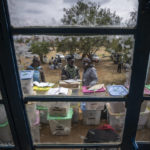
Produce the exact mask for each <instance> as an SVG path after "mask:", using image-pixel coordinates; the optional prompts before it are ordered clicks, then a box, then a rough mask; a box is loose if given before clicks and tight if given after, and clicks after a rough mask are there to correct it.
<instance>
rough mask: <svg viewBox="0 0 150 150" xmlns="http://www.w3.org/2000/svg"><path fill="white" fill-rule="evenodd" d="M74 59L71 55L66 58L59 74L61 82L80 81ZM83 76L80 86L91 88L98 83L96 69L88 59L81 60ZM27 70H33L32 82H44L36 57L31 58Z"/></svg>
mask: <svg viewBox="0 0 150 150" xmlns="http://www.w3.org/2000/svg"><path fill="white" fill-rule="evenodd" d="M74 62H75V59H74V56H73V55H68V56H67V64H66V65H65V66H64V68H63V69H62V72H61V80H68V79H80V74H79V69H78V67H77V66H75V65H74ZM83 68H84V71H83V75H82V85H83V86H88V87H91V86H93V85H95V84H97V82H98V77H97V73H96V69H95V68H94V66H93V65H92V61H91V59H89V58H84V59H83ZM27 69H28V70H34V75H33V80H34V81H38V82H41V81H42V82H45V75H44V72H43V69H42V67H41V66H40V61H39V60H38V58H37V57H34V58H33V61H32V64H31V65H30V66H29V67H28V68H27Z"/></svg>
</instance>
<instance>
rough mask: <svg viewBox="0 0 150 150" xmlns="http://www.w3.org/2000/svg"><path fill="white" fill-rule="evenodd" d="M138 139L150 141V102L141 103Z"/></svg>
mask: <svg viewBox="0 0 150 150" xmlns="http://www.w3.org/2000/svg"><path fill="white" fill-rule="evenodd" d="M136 140H137V141H150V102H149V101H144V102H143V103H142V105H141V112H140V117H139V123H138V130H137V133H136Z"/></svg>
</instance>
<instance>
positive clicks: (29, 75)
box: [20, 70, 34, 95]
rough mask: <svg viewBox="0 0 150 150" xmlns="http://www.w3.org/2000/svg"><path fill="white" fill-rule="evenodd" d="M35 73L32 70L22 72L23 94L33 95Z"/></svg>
mask: <svg viewBox="0 0 150 150" xmlns="http://www.w3.org/2000/svg"><path fill="white" fill-rule="evenodd" d="M33 73H34V71H31V70H24V71H20V79H21V86H22V90H23V93H24V94H26V95H32V94H33V89H32V85H33Z"/></svg>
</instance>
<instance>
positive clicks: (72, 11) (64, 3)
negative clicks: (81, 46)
mask: <svg viewBox="0 0 150 150" xmlns="http://www.w3.org/2000/svg"><path fill="white" fill-rule="evenodd" d="M7 1H8V6H9V13H10V18H11V23H12V25H13V26H16V27H22V26H66V25H67V26H89V27H95V26H119V27H120V26H121V27H122V26H125V27H133V26H135V25H136V20H137V8H138V0H134V1H128V0H120V1H119V2H116V1H115V0H107V1H106V0H88V1H85V0H83V1H82V0H74V1H71V0H57V1H55V0H51V1H49V0H38V1H35V0H31V1H30V0H26V1H24V0H20V1H15V0H7ZM22 6H23V7H22Z"/></svg>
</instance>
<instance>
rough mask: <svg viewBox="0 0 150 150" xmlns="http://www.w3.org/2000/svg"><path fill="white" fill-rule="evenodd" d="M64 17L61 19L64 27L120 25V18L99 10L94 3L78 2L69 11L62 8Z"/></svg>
mask: <svg viewBox="0 0 150 150" xmlns="http://www.w3.org/2000/svg"><path fill="white" fill-rule="evenodd" d="M64 12H65V15H64V17H63V18H62V23H63V24H64V25H84V26H100V25H116V24H120V21H121V18H120V17H119V16H117V15H116V13H115V12H111V11H110V9H107V8H101V6H100V5H99V4H97V3H95V2H84V1H83V0H79V1H78V2H77V3H76V5H74V6H73V7H72V8H70V9H66V8H64Z"/></svg>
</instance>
